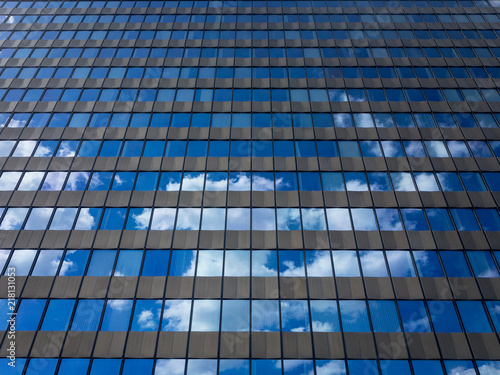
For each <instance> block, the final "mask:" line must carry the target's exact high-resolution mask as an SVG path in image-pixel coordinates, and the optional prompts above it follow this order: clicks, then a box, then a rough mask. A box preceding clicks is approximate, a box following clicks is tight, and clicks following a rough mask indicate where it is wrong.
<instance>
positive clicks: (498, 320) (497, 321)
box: [486, 301, 500, 332]
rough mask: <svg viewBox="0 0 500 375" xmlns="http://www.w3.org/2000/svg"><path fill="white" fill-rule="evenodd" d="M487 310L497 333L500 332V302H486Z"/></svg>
mask: <svg viewBox="0 0 500 375" xmlns="http://www.w3.org/2000/svg"><path fill="white" fill-rule="evenodd" d="M486 308H487V309H488V312H489V313H490V317H491V320H492V321H493V325H494V327H495V329H496V331H497V332H498V331H500V301H486Z"/></svg>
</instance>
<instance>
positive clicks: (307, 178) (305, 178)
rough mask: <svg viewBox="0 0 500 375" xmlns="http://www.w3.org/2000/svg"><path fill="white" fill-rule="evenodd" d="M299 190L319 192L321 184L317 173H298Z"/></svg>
mask: <svg viewBox="0 0 500 375" xmlns="http://www.w3.org/2000/svg"><path fill="white" fill-rule="evenodd" d="M298 177H299V189H300V190H301V191H321V182H320V179H319V173H317V172H299V173H298Z"/></svg>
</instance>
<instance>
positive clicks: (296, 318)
mask: <svg viewBox="0 0 500 375" xmlns="http://www.w3.org/2000/svg"><path fill="white" fill-rule="evenodd" d="M281 322H282V323H281V324H282V329H283V331H284V332H309V331H310V328H309V309H308V307H307V301H300V300H288V301H281Z"/></svg>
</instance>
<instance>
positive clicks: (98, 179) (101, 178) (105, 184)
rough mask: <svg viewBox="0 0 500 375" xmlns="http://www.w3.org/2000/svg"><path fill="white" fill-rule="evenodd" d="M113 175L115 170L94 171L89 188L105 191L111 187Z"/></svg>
mask: <svg viewBox="0 0 500 375" xmlns="http://www.w3.org/2000/svg"><path fill="white" fill-rule="evenodd" d="M112 177H113V172H94V173H93V174H92V177H91V179H90V184H89V187H88V189H89V190H94V191H105V190H108V189H109V186H110V185H111V178H112Z"/></svg>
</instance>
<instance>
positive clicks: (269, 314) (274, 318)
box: [252, 300, 280, 332]
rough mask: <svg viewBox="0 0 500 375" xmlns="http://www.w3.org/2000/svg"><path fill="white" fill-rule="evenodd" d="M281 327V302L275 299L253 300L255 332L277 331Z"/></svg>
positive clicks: (253, 326) (253, 325)
mask: <svg viewBox="0 0 500 375" xmlns="http://www.w3.org/2000/svg"><path fill="white" fill-rule="evenodd" d="M279 329H280V326H279V302H278V301H275V300H254V301H252V330H253V331H254V332H277V331H279Z"/></svg>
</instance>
